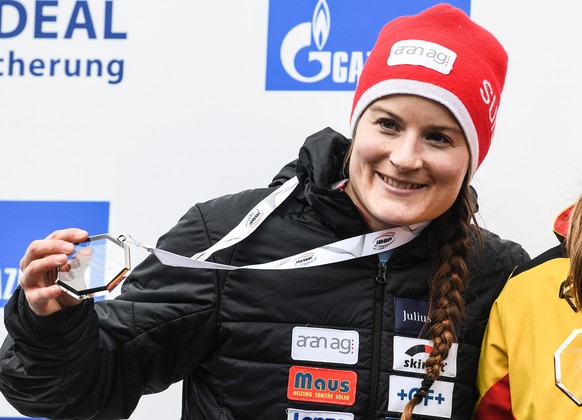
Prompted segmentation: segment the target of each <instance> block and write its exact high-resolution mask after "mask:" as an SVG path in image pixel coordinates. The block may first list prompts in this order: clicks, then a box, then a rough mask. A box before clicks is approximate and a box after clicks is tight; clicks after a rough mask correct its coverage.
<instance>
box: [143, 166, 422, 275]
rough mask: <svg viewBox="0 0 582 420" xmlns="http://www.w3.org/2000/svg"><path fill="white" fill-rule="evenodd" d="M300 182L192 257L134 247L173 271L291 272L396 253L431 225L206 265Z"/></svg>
mask: <svg viewBox="0 0 582 420" xmlns="http://www.w3.org/2000/svg"><path fill="white" fill-rule="evenodd" d="M298 183H299V181H298V180H297V177H293V178H291V179H290V180H288V181H287V182H285V184H283V185H282V186H280V187H279V188H278V189H277V190H275V191H274V192H272V193H271V194H270V195H268V196H267V197H266V198H264V199H263V200H262V201H261V202H260V203H258V204H257V205H256V206H255V207H254V208H253V210H251V211H250V212H249V213H247V215H246V216H245V217H244V218H243V219H242V220H241V221H240V222H239V224H238V225H237V226H236V227H235V228H234V229H233V230H231V231H230V232H229V233H228V234H226V235H225V236H224V237H223V238H222V239H221V240H220V241H218V242H217V243H215V244H214V245H213V246H211V247H210V248H208V249H207V250H205V251H202V252H199V253H197V254H195V255H193V256H192V257H190V258H188V257H184V256H181V255H177V254H174V253H172V252H169V251H165V250H162V249H157V248H152V247H147V246H144V245H142V244H137V245H139V246H141V247H143V248H145V249H147V250H148V252H150V253H151V254H153V255H155V256H156V257H157V258H158V259H159V260H160V262H161V263H162V264H164V265H169V266H172V267H185V268H206V269H211V270H231V271H232V270H243V269H244V270H293V269H298V268H307V267H317V266H320V265H326V264H333V263H336V262H341V261H347V260H351V259H354V258H360V257H366V256H369V255H374V254H379V253H381V252H385V251H389V250H392V249H395V248H397V247H399V246H402V245H404V244H406V243H407V242H409V241H411V240H412V239H414V238H415V237H416V236H418V235H419V234H420V233H421V232H422V230H423V229H424V228H425V227H426V226H428V225H429V223H430V222H423V223H417V224H415V225H411V226H401V227H396V228H392V229H385V230H380V231H377V232H372V233H368V234H365V235H359V236H354V237H351V238H348V239H343V240H340V241H337V242H333V243H330V244H327V245H324V246H321V247H318V248H313V249H310V250H308V251H304V252H301V253H299V254H295V255H292V256H289V257H285V258H281V259H279V260H276V261H270V262H266V263H262V264H251V265H245V266H234V265H227V264H219V263H213V262H209V261H206V260H207V259H208V257H210V256H211V255H212V254H213V253H214V252H216V251H219V250H221V249H224V248H228V247H230V246H233V245H235V244H237V243H239V242H240V241H242V240H243V239H245V238H246V237H248V236H249V235H251V234H252V233H253V232H254V231H255V229H256V228H257V227H259V226H260V225H261V223H263V222H264V221H265V220H266V219H267V217H269V215H270V214H271V213H272V212H273V211H274V210H275V209H276V208H277V207H279V205H281V203H282V202H283V201H285V199H286V198H287V197H289V195H290V194H291V193H292V192H293V190H294V189H295V187H296V186H297V185H298Z"/></svg>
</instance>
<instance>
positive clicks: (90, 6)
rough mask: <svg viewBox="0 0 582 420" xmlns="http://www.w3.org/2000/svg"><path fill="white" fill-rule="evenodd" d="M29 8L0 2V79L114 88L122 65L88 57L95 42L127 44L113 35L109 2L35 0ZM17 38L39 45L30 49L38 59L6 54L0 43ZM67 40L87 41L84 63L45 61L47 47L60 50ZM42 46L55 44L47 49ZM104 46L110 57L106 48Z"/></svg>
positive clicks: (122, 35)
mask: <svg viewBox="0 0 582 420" xmlns="http://www.w3.org/2000/svg"><path fill="white" fill-rule="evenodd" d="M30 3H31V2H30V1H28V2H25V1H23V0H0V39H1V40H2V45H3V47H2V49H0V78H2V77H66V78H81V77H85V78H94V77H99V78H101V77H104V78H106V79H107V83H109V84H118V83H120V82H121V81H122V80H123V71H124V64H125V62H124V60H123V59H120V58H103V57H102V58H98V57H96V56H95V54H94V53H92V52H91V47H92V46H94V41H95V40H104V41H110V40H115V41H118V40H125V39H127V33H126V32H124V31H122V30H119V29H118V26H119V24H118V23H117V24H114V11H115V10H116V8H115V7H114V2H113V1H112V0H92V1H91V2H89V1H87V0H76V1H74V2H61V4H59V1H58V0H36V1H34V5H31V4H30ZM25 4H27V5H26V6H25ZM17 37H31V38H32V39H33V40H43V41H44V42H42V43H37V44H36V45H37V46H38V50H39V53H38V55H37V56H36V57H35V56H31V55H30V54H27V52H29V51H17V50H15V49H11V48H9V47H8V45H9V44H8V42H7V41H6V40H10V39H14V38H17ZM70 39H74V40H78V39H80V40H87V41H89V42H90V44H87V48H83V49H82V51H83V53H86V54H87V53H88V54H89V57H90V58H89V57H88V58H79V57H76V58H72V57H63V56H58V57H56V56H52V57H48V56H47V47H49V48H50V47H51V46H52V47H63V46H64V45H65V44H63V43H61V44H59V42H60V41H59V40H70ZM47 40H56V41H54V42H53V43H49V44H47V42H46V41H47ZM31 45H32V44H31ZM108 46H109V48H108V53H110V51H111V46H112V44H108ZM25 50H26V49H25ZM97 51H99V50H97ZM48 54H49V55H50V53H48ZM98 54H103V53H102V52H99V53H98Z"/></svg>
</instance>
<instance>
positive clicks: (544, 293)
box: [476, 196, 582, 420]
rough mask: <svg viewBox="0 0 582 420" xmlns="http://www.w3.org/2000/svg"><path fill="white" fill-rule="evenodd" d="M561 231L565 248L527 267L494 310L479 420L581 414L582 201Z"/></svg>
mask: <svg viewBox="0 0 582 420" xmlns="http://www.w3.org/2000/svg"><path fill="white" fill-rule="evenodd" d="M554 226H555V229H554V232H555V233H556V235H557V236H558V238H559V239H560V242H561V244H560V245H558V246H556V247H555V248H552V249H550V250H548V251H546V252H544V253H543V254H541V255H539V256H538V257H536V258H534V259H533V260H531V261H530V262H529V263H526V264H524V265H523V266H520V267H519V268H518V269H517V270H516V272H515V273H513V274H512V276H511V278H510V280H509V281H508V282H507V286H506V287H505V288H504V289H503V292H502V293H501V295H500V296H499V298H498V299H497V301H496V302H495V304H494V306H493V309H492V311H491V318H490V320H489V326H488V327H487V332H486V334H485V340H484V342H483V353H482V360H481V361H480V363H479V376H478V379H479V381H478V385H479V393H480V400H479V404H478V407H477V411H476V418H478V419H490V418H495V419H501V420H503V419H533V420H535V419H550V418H551V419H567V418H570V419H574V418H579V417H580V415H582V408H581V407H580V405H582V392H580V391H581V388H580V377H579V373H580V363H581V362H582V357H581V356H580V343H581V340H582V335H581V334H577V333H576V330H577V329H580V328H582V310H581V309H582V304H581V302H582V300H581V297H582V196H580V197H579V198H578V201H577V202H576V204H575V205H574V206H570V207H569V208H567V209H566V210H565V211H564V212H563V213H562V214H561V215H560V216H559V217H558V218H557V219H556V223H555V225H554ZM581 331H582V330H581ZM572 352H574V353H572ZM572 354H573V355H574V357H573V358H570V356H571V355H572ZM571 375H574V376H571ZM542 396H543V398H542Z"/></svg>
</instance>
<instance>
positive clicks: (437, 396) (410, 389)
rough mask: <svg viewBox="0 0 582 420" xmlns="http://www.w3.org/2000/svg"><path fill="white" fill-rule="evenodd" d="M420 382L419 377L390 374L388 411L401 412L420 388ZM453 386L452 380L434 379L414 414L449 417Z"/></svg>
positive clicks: (451, 407)
mask: <svg viewBox="0 0 582 420" xmlns="http://www.w3.org/2000/svg"><path fill="white" fill-rule="evenodd" d="M421 382H422V379H421V378H408V377H405V376H395V375H391V376H390V392H389V395H388V411H397V412H400V413H401V412H402V410H404V406H405V405H406V404H407V403H408V401H410V400H411V399H412V397H413V396H414V394H415V393H416V391H418V389H419V388H420V383H421ZM453 388H454V384H453V383H452V382H444V381H435V382H434V384H433V385H432V387H431V388H430V389H429V390H428V392H427V394H428V395H427V396H426V398H423V399H422V402H421V403H420V404H418V405H417V406H416V408H415V409H414V414H423V415H427V416H434V417H443V418H450V417H451V412H452V409H453Z"/></svg>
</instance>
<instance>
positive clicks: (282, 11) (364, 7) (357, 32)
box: [266, 0, 470, 90]
mask: <svg viewBox="0 0 582 420" xmlns="http://www.w3.org/2000/svg"><path fill="white" fill-rule="evenodd" d="M437 3H440V1H438V0H437V1H435V0H431V1H428V0H422V1H415V2H410V1H408V0H393V1H390V2H386V1H385V0H359V1H357V2H356V1H353V0H334V1H330V0H302V1H297V0H270V2H269V30H268V47H267V80H266V89H267V90H353V89H355V87H356V83H357V82H358V79H359V77H360V74H361V72H362V68H363V66H364V63H365V61H366V59H367V58H368V55H369V54H370V50H371V49H372V47H373V46H374V43H375V42H376V37H377V36H378V33H379V32H380V29H382V27H383V26H384V25H385V24H386V23H387V22H389V21H391V20H393V19H394V18H396V17H398V16H402V15H411V14H416V13H419V12H421V11H422V10H424V9H426V8H428V7H430V6H433V5H435V4H437ZM449 3H450V4H452V5H453V6H456V7H459V8H461V9H463V10H464V11H465V12H467V13H469V10H470V0H463V1H449Z"/></svg>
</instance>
